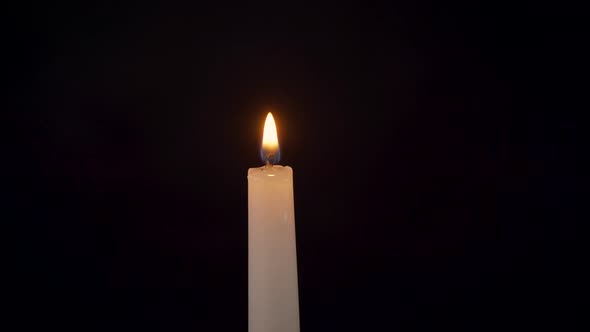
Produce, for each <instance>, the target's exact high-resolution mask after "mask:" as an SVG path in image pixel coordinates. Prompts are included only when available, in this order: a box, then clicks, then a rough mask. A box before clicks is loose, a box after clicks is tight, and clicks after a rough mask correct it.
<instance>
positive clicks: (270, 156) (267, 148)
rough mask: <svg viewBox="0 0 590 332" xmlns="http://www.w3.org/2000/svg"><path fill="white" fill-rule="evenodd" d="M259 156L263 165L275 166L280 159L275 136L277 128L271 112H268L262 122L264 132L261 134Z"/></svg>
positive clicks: (277, 140) (277, 141)
mask: <svg viewBox="0 0 590 332" xmlns="http://www.w3.org/2000/svg"><path fill="white" fill-rule="evenodd" d="M260 156H261V157H262V161H263V162H265V163H270V164H275V163H277V162H279V159H280V149H279V138H278V136H277V126H276V124H275V119H274V118H273V116H272V113H271V112H268V115H267V116H266V121H265V122H264V132H263V134H262V149H261V150H260Z"/></svg>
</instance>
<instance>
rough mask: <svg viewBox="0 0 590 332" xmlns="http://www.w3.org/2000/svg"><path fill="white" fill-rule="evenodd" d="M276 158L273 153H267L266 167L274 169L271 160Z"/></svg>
mask: <svg viewBox="0 0 590 332" xmlns="http://www.w3.org/2000/svg"><path fill="white" fill-rule="evenodd" d="M273 158H274V153H272V152H267V153H266V165H265V166H266V167H267V168H268V167H272V162H271V160H272V159H273Z"/></svg>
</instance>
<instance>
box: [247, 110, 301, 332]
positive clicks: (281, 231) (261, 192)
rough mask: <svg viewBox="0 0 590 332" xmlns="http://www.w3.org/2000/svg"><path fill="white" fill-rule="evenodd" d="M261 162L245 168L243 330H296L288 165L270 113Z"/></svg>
mask: <svg viewBox="0 0 590 332" xmlns="http://www.w3.org/2000/svg"><path fill="white" fill-rule="evenodd" d="M261 157H262V160H263V162H264V163H265V164H266V165H265V166H262V167H258V168H250V169H249V170H248V330H249V332H278V331H280V332H299V295H298V286H297V250H296V244H295V213H294V207H293V170H292V169H291V167H289V166H280V165H275V164H276V163H278V162H279V160H280V150H279V141H278V137H277V129H276V125H275V122H274V119H273V116H272V114H271V113H268V115H267V117H266V122H265V124H264V133H263V138H262V148H261Z"/></svg>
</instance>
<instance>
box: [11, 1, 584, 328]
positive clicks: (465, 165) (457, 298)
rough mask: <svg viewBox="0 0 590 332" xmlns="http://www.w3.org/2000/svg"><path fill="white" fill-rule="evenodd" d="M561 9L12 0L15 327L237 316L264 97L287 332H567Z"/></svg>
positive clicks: (569, 231) (569, 121)
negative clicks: (280, 226)
mask: <svg viewBox="0 0 590 332" xmlns="http://www.w3.org/2000/svg"><path fill="white" fill-rule="evenodd" d="M566 12H567V10H564V9H561V8H560V9H557V8H554V7H551V6H544V5H542V4H538V3H535V4H532V3H531V4H526V3H522V4H516V3H507V4H500V3H497V2H494V3H493V4H484V3H479V2H478V3H477V4H472V3H448V2H445V3H444V4H436V3H428V2H422V1H419V2H406V3H400V2H393V3H390V4H388V5H386V6H385V5H377V4H366V5H365V6H363V7H357V6H353V5H350V4H348V3H339V4H331V5H327V4H326V5H320V4H318V3H315V4H303V3H299V2H288V3H285V2H278V1H277V2H270V3H266V4H257V5H254V4H249V3H242V4H241V5H239V6H233V5H232V6H230V5H229V4H228V5H227V6H224V5H222V4H219V5H218V6H210V5H204V4H200V3H198V2H197V1H195V2H192V3H185V4H178V3H172V2H161V3H143V2H141V3H135V4H122V3H118V2H113V3H109V2H96V3H93V2H84V3H79V4H71V3H70V4H51V5H43V6H41V7H31V8H27V9H26V10H23V12H22V13H20V12H19V15H20V14H22V15H20V16H19V18H18V19H17V21H18V23H20V24H19V25H18V27H19V28H18V29H17V30H16V34H15V35H14V36H15V38H14V41H16V42H17V45H18V47H17V52H16V53H15V55H16V56H17V57H20V58H21V59H20V60H21V61H23V63H26V70H24V71H22V72H21V73H20V75H19V79H17V80H15V81H14V84H13V85H15V86H22V87H24V88H25V89H24V91H25V92H24V93H23V94H17V95H16V96H17V97H18V98H19V99H20V102H21V105H22V106H23V107H24V108H25V111H26V112H23V113H22V114H24V115H25V121H26V122H27V124H28V126H27V129H25V130H24V131H21V132H20V134H19V135H15V136H14V137H13V140H15V141H16V143H17V144H16V149H15V150H14V151H12V152H16V155H17V156H18V158H19V159H18V160H22V161H23V163H22V164H16V165H17V167H18V172H17V173H16V174H22V175H24V176H22V177H19V178H18V181H16V182H15V184H16V186H15V187H14V189H13V190H12V192H11V193H10V195H9V196H10V198H11V199H10V200H8V202H9V205H11V207H13V208H16V211H17V213H16V214H15V216H14V217H11V218H9V219H10V220H13V221H14V223H13V225H15V226H16V227H14V230H15V233H14V234H15V235H14V236H12V241H13V242H14V243H13V244H14V245H13V246H11V249H10V251H9V253H10V254H11V255H10V257H11V260H10V261H9V263H10V264H8V267H6V270H10V271H17V272H18V273H17V274H15V277H14V278H13V279H11V281H10V282H9V283H8V284H7V286H8V288H9V289H10V292H9V295H10V296H8V297H7V298H6V299H7V300H8V304H9V308H10V310H9V311H8V312H7V315H8V316H10V317H11V318H13V319H14V323H15V324H16V325H13V326H14V327H18V328H22V329H26V328H29V327H31V326H35V327H37V328H40V327H43V328H52V329H55V330H76V331H146V330H147V331H151V330H154V331H246V330H247V182H246V172H247V169H248V168H249V167H255V166H258V165H260V164H261V161H260V160H259V157H258V156H259V150H258V149H259V144H260V138H261V134H262V125H263V122H264V118H265V116H266V112H268V111H272V112H273V113H274V115H275V119H276V121H277V126H278V129H279V139H280V142H281V147H282V157H283V159H282V162H281V164H284V165H290V166H291V167H293V169H294V179H295V184H294V185H295V208H296V224H297V246H298V247H297V249H298V260H299V283H300V304H301V330H302V331H304V332H305V331H390V330H391V331H393V330H396V331H440V330H452V331H480V330H485V331H504V330H532V329H536V328H539V327H550V328H552V329H554V330H562V331H566V330H570V331H571V330H573V329H574V327H575V326H576V324H577V319H578V318H579V315H580V314H581V310H580V309H578V307H577V306H576V305H575V299H576V294H577V292H578V288H577V285H578V281H579V280H581V277H580V276H579V275H578V268H577V267H576V266H577V264H580V262H581V261H577V254H576V253H577V252H578V250H579V249H578V242H577V241H576V240H577V235H576V231H577V226H576V223H575V222H574V220H575V214H576V213H575V210H574V207H575V204H576V203H577V202H578V198H577V195H576V191H577V190H578V189H577V186H578V185H577V179H576V174H577V167H578V162H577V161H578V158H579V156H578V149H579V147H578V146H577V141H578V128H577V123H576V122H575V119H574V116H573V112H572V111H573V110H575V105H574V104H573V102H572V101H570V100H569V99H567V98H562V97H558V96H561V95H562V94H563V93H570V92H573V90H575V88H574V86H575V83H573V81H571V80H568V79H565V74H564V73H568V72H570V73H571V72H572V70H575V66H574V65H573V62H572V60H573V57H575V54H574V53H573V52H571V51H569V49H568V47H569V45H571V44H576V43H579V42H580V40H579V39H577V36H576V35H575V34H573V33H570V32H571V31H574V30H575V26H576V24H577V21H576V20H575V19H566V15H568V14H567V13H566ZM572 17H573V16H572ZM558 27H559V29H558ZM11 243H12V242H11ZM21 272H22V273H21ZM11 324H12V323H11ZM18 328H16V330H18Z"/></svg>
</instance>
